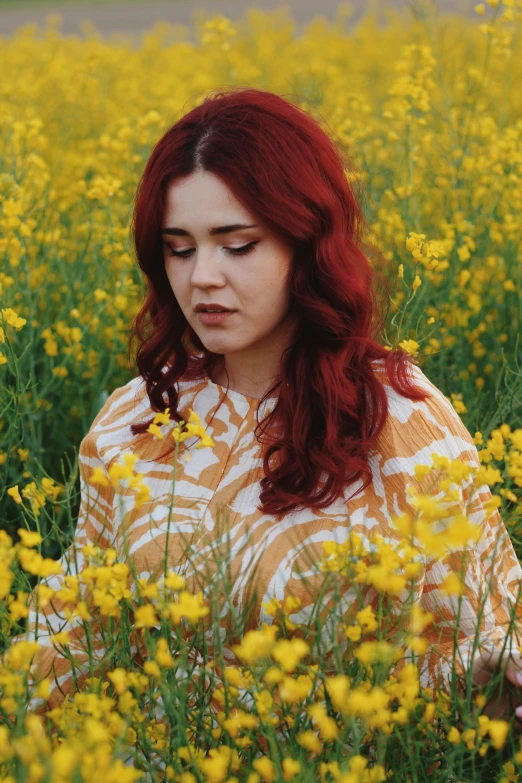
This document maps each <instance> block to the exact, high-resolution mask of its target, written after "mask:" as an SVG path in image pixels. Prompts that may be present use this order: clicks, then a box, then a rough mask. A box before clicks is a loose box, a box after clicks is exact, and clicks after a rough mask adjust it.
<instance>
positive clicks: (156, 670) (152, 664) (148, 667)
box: [143, 661, 161, 680]
mask: <svg viewBox="0 0 522 783" xmlns="http://www.w3.org/2000/svg"><path fill="white" fill-rule="evenodd" d="M143 670H144V671H145V672H146V674H149V675H150V676H151V677H154V678H155V679H157V680H159V679H160V677H161V669H160V667H159V666H158V664H157V662H156V661H145V663H144V664H143Z"/></svg>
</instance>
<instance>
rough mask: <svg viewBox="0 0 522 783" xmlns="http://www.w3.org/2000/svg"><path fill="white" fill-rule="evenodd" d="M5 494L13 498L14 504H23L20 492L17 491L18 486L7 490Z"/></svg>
mask: <svg viewBox="0 0 522 783" xmlns="http://www.w3.org/2000/svg"><path fill="white" fill-rule="evenodd" d="M7 494H8V495H11V497H12V498H13V500H14V501H15V502H16V503H18V504H20V503H22V502H23V501H22V498H21V497H20V491H19V489H18V484H17V485H16V486H15V487H11V488H10V489H8V490H7Z"/></svg>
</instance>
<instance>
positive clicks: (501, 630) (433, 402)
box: [390, 368, 522, 688]
mask: <svg viewBox="0 0 522 783" xmlns="http://www.w3.org/2000/svg"><path fill="white" fill-rule="evenodd" d="M414 372H415V376H416V381H417V383H418V384H419V385H421V386H422V387H423V388H424V389H426V390H428V391H429V392H430V393H431V396H430V398H429V399H428V400H426V401H424V402H418V403H413V405H412V404H411V403H409V405H410V408H411V410H413V411H414V415H415V416H417V418H416V419H413V418H412V416H411V415H410V416H408V415H407V414H406V413H405V411H406V408H405V407H402V408H401V409H400V410H401V413H400V414H399V415H398V419H399V420H401V419H402V420H403V423H399V422H397V421H396V423H395V424H394V426H393V428H392V429H393V433H394V435H393V438H392V440H393V441H394V443H393V450H394V453H395V454H396V455H397V454H404V453H406V454H408V459H407V460H406V461H405V462H404V463H403V464H402V465H401V464H400V459H399V460H397V459H396V460H395V468H394V470H395V469H397V473H395V474H394V475H393V480H394V481H396V480H397V479H399V485H400V486H401V494H402V496H403V497H402V499H401V503H400V504H399V505H400V509H396V510H397V511H400V512H402V511H404V510H406V508H405V506H404V491H405V489H406V488H407V485H408V484H410V485H413V486H414V487H415V489H416V490H417V491H418V492H424V493H426V494H430V495H432V496H433V497H435V498H439V499H440V498H441V497H442V496H443V495H444V492H443V491H441V489H440V487H439V486H438V485H437V486H435V487H431V488H430V489H428V485H429V481H430V480H431V479H430V478H429V477H428V478H427V479H424V480H422V481H417V479H416V478H415V475H414V466H415V464H425V465H426V464H427V465H430V464H431V462H432V460H431V455H432V453H436V454H437V455H439V456H444V457H447V458H448V459H449V460H450V461H452V460H459V461H461V462H463V463H465V464H468V465H470V466H471V467H472V468H476V469H478V468H480V466H481V463H480V460H479V456H478V452H477V449H476V446H475V443H474V441H473V438H472V436H471V434H470V433H469V431H468V430H467V429H466V427H465V426H464V424H463V422H462V420H461V419H460V417H459V416H458V414H457V413H456V411H455V410H454V408H453V406H452V405H451V403H450V402H449V400H448V399H447V398H446V397H445V396H444V395H443V394H442V392H441V391H440V390H439V389H437V387H436V386H434V385H433V384H432V383H431V382H430V381H429V380H428V379H427V378H426V376H425V375H424V373H422V371H421V370H420V368H415V370H414ZM396 411H397V409H396ZM392 464H394V463H393V460H390V466H391V465H392ZM406 465H407V468H406ZM399 468H400V470H399ZM400 471H404V472H400ZM390 473H392V470H391V468H390ZM406 474H409V477H408V476H406ZM405 479H406V480H405ZM472 481H473V477H472V476H471V477H470V478H469V479H466V480H464V481H463V482H462V484H461V487H462V490H461V491H460V492H459V495H460V500H459V501H458V502H457V503H456V504H455V507H454V509H452V512H451V513H452V515H453V514H463V515H466V516H467V517H468V519H469V522H470V523H471V524H473V525H478V526H479V527H480V530H481V533H482V535H481V538H480V540H479V541H478V542H477V543H473V542H470V543H469V544H468V547H467V548H466V549H464V548H459V547H452V550H451V551H450V552H449V553H448V554H446V555H445V556H444V557H443V558H441V559H437V558H435V557H430V556H426V557H425V563H424V565H425V568H424V571H423V572H422V574H421V577H420V579H419V585H418V592H417V595H416V598H417V603H418V605H419V606H420V608H421V609H423V610H424V611H426V612H432V613H433V615H434V621H433V623H432V624H431V625H428V626H427V627H426V629H425V631H424V633H423V635H424V637H425V638H426V639H427V641H428V643H429V645H430V647H429V648H428V652H427V653H426V654H425V655H424V656H421V657H420V659H419V665H420V668H421V672H422V673H421V683H422V684H423V685H424V686H425V687H432V688H434V687H436V685H442V686H443V687H444V686H445V687H450V683H451V677H452V675H451V671H452V660H453V659H454V661H455V670H456V673H457V678H459V677H460V676H461V675H463V674H464V672H465V670H466V669H467V668H468V666H469V664H470V662H471V659H470V655H471V652H472V647H473V645H474V639H475V631H476V630H477V629H478V642H479V643H480V644H481V645H484V644H487V645H494V646H495V647H496V648H497V649H500V648H501V647H502V644H503V643H504V641H505V639H506V634H507V633H508V628H509V616H510V613H511V612H512V607H513V606H514V605H515V604H516V602H517V595H518V592H519V589H520V586H521V585H522V568H521V565H520V562H519V560H518V558H517V555H516V553H515V550H514V548H513V544H512V542H511V539H510V537H509V533H508V531H507V529H506V526H505V524H504V522H503V520H502V518H501V516H500V514H499V512H498V510H494V511H493V513H491V511H490V510H488V508H487V505H488V502H489V501H491V499H492V493H491V490H490V488H489V486H488V485H487V484H483V485H482V486H479V487H476V486H475V488H473V486H472ZM407 502H409V501H407ZM409 510H410V512H411V511H412V509H411V508H410V509H409ZM461 570H462V576H460V574H461ZM451 573H454V574H456V575H459V578H461V579H462V582H463V595H462V597H461V599H460V600H461V609H460V618H459V631H458V637H457V638H458V642H457V647H456V655H455V656H454V655H453V650H454V642H453V637H454V635H455V629H456V626H457V616H458V605H459V597H458V595H448V594H446V593H445V592H444V591H443V590H442V589H441V588H442V583H443V582H444V581H445V579H446V578H447V577H448V576H449V575H450V574H451ZM481 607H482V609H481ZM521 637H522V606H521V605H520V602H519V606H517V609H516V615H515V620H514V631H513V641H512V643H511V644H512V645H513V646H516V645H517V644H520V643H521V642H522V638H521ZM517 638H518V641H517ZM457 681H458V680H457ZM459 684H460V683H459Z"/></svg>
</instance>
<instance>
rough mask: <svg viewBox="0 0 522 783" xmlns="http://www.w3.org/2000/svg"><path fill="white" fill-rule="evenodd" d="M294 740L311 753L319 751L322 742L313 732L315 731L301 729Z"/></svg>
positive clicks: (321, 747)
mask: <svg viewBox="0 0 522 783" xmlns="http://www.w3.org/2000/svg"><path fill="white" fill-rule="evenodd" d="M296 740H297V742H298V743H299V745H301V747H302V748H305V750H311V751H312V753H321V751H322V749H323V743H322V742H321V740H320V739H319V737H318V736H317V734H316V733H315V731H311V730H308V731H301V732H299V734H298V735H297V736H296Z"/></svg>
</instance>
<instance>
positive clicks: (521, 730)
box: [472, 646, 522, 736]
mask: <svg viewBox="0 0 522 783" xmlns="http://www.w3.org/2000/svg"><path fill="white" fill-rule="evenodd" d="M499 664H500V665H499ZM497 666H499V668H500V669H502V670H504V668H505V671H504V680H508V682H510V683H511V684H512V685H514V686H515V687H516V688H518V689H520V702H521V705H522V655H521V654H520V652H519V651H518V650H517V649H516V648H515V649H512V650H511V652H509V650H504V651H503V653H501V651H500V650H497V649H496V648H495V647H493V646H491V647H489V648H486V649H483V650H482V651H481V652H480V654H479V655H478V656H477V657H476V658H475V659H474V661H473V665H472V680H473V684H474V685H480V686H484V685H486V684H487V683H488V682H489V680H490V679H491V676H492V674H493V672H494V671H495V669H496V668H497ZM519 678H520V679H519ZM501 691H502V693H501ZM508 691H509V686H508V684H507V683H506V682H502V681H501V682H499V683H498V684H497V686H496V687H495V690H494V691H493V693H492V694H491V696H490V700H489V701H488V702H487V703H486V704H485V706H484V710H483V713H484V715H487V716H488V717H489V718H492V719H497V720H506V721H510V720H511V714H510V712H509V704H510V698H509V693H508ZM515 718H516V719H515V722H514V724H513V731H514V732H515V734H516V735H517V736H518V735H520V734H522V706H520V707H517V708H516V710H515Z"/></svg>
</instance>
